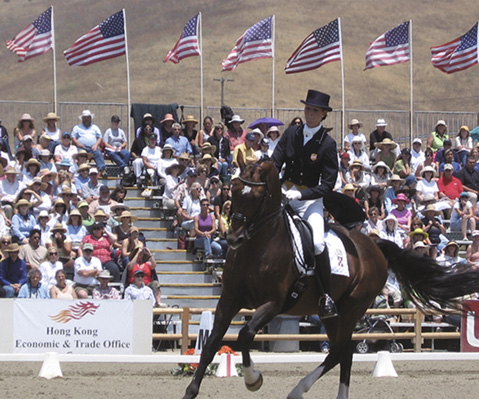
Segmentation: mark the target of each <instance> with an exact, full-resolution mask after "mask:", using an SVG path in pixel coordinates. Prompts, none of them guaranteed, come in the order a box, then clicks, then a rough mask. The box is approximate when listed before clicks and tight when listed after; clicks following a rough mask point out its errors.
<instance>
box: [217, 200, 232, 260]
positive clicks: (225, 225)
mask: <svg viewBox="0 0 479 399" xmlns="http://www.w3.org/2000/svg"><path fill="white" fill-rule="evenodd" d="M230 214H231V201H230V200H227V201H225V202H224V203H223V206H222V207H221V215H220V218H219V223H218V225H219V228H218V230H219V234H218V237H219V241H218V244H220V245H221V249H222V250H223V256H226V251H227V250H228V242H227V241H226V232H227V231H228V230H229V228H230V226H231V218H230Z"/></svg>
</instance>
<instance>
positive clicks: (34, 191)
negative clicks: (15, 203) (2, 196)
mask: <svg viewBox="0 0 479 399" xmlns="http://www.w3.org/2000/svg"><path fill="white" fill-rule="evenodd" d="M47 188H48V184H47V183H43V182H42V179H41V178H40V177H34V178H33V180H32V181H31V183H30V185H29V186H28V191H27V192H28V193H30V194H31V196H30V202H31V204H32V211H33V214H34V215H35V216H36V217H38V215H39V214H40V212H41V211H47V212H49V211H50V209H51V207H52V200H51V196H50V195H48V194H47V192H46V191H45V190H47Z"/></svg>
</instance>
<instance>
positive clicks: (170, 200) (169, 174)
mask: <svg viewBox="0 0 479 399" xmlns="http://www.w3.org/2000/svg"><path fill="white" fill-rule="evenodd" d="M184 170H185V165H180V164H177V163H175V164H173V165H171V166H169V167H168V168H166V170H165V173H166V179H165V191H164V192H163V206H164V207H165V208H167V209H169V210H174V209H176V204H175V196H176V192H177V190H178V187H179V185H180V184H181V180H180V178H179V177H178V176H179V175H181V174H182V173H183V171H184Z"/></svg>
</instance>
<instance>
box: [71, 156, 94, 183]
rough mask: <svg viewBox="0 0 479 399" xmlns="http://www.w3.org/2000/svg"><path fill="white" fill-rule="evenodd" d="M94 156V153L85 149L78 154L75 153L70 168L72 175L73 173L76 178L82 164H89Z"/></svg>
mask: <svg viewBox="0 0 479 399" xmlns="http://www.w3.org/2000/svg"><path fill="white" fill-rule="evenodd" d="M92 158H93V155H91V154H90V153H88V152H86V151H85V150H80V151H78V152H77V153H76V154H74V155H73V161H70V163H71V164H72V166H71V167H70V169H69V172H70V174H71V175H73V177H74V178H76V177H78V174H79V172H80V171H79V170H78V169H79V168H80V166H81V165H88V166H90V164H89V161H90V160H91V159H92Z"/></svg>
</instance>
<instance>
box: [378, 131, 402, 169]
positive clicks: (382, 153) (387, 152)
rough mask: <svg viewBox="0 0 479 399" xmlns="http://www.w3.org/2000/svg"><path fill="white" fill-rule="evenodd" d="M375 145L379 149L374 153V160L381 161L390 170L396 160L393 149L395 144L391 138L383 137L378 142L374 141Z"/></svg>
mask: <svg viewBox="0 0 479 399" xmlns="http://www.w3.org/2000/svg"><path fill="white" fill-rule="evenodd" d="M375 146H376V148H377V149H378V150H379V151H378V153H377V154H376V162H379V161H383V162H384V163H385V164H386V165H387V166H388V167H389V169H391V170H392V169H393V168H394V162H395V161H396V154H395V152H394V151H393V150H394V149H395V148H396V147H397V144H396V143H395V142H394V141H392V140H391V139H388V138H385V139H383V141H381V142H380V143H376V144H375Z"/></svg>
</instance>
